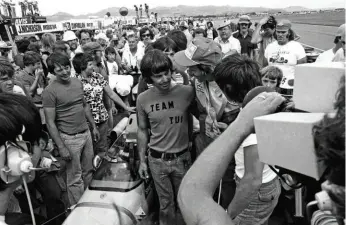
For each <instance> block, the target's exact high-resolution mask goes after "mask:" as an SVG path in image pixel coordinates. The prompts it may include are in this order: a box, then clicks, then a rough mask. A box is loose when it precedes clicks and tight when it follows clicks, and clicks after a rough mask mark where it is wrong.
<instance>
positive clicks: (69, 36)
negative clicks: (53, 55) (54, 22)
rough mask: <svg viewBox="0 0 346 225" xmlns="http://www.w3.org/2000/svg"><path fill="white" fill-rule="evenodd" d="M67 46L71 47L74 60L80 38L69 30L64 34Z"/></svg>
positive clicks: (71, 57)
mask: <svg viewBox="0 0 346 225" xmlns="http://www.w3.org/2000/svg"><path fill="white" fill-rule="evenodd" d="M62 40H63V41H64V42H65V43H66V44H68V45H69V46H70V51H71V56H70V59H71V60H72V59H73V58H74V56H75V51H76V49H77V48H78V38H77V36H76V34H75V33H74V32H73V31H71V30H68V31H66V32H65V33H64V36H63V39H62Z"/></svg>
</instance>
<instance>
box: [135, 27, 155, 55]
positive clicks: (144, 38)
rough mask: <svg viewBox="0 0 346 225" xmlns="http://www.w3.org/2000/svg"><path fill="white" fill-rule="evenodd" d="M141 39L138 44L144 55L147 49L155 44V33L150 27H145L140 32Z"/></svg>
mask: <svg viewBox="0 0 346 225" xmlns="http://www.w3.org/2000/svg"><path fill="white" fill-rule="evenodd" d="M139 37H140V40H141V41H140V42H139V43H138V48H139V50H140V51H143V53H144V51H145V48H146V47H147V46H148V45H149V44H150V43H152V42H153V40H154V33H153V32H152V31H151V30H150V29H149V28H148V27H143V28H142V29H140V31H139Z"/></svg>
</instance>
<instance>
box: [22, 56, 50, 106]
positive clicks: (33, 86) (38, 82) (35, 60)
mask: <svg viewBox="0 0 346 225" xmlns="http://www.w3.org/2000/svg"><path fill="white" fill-rule="evenodd" d="M23 62H24V69H23V70H22V71H20V72H19V73H18V74H17V76H16V78H17V79H18V80H19V81H20V82H21V83H22V84H23V85H24V87H25V88H26V89H27V91H28V92H29V93H30V96H31V97H32V100H33V102H34V103H35V104H41V103H42V96H41V95H42V91H43V88H44V77H43V71H42V64H41V56H40V55H39V54H38V53H36V52H31V51H28V52H26V53H25V54H24V56H23Z"/></svg>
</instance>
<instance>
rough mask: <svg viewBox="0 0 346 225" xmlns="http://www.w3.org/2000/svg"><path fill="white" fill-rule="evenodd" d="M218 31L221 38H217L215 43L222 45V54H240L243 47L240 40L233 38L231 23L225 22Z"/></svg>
mask: <svg viewBox="0 0 346 225" xmlns="http://www.w3.org/2000/svg"><path fill="white" fill-rule="evenodd" d="M217 30H218V31H219V34H220V36H219V37H217V38H215V39H214V41H215V42H216V43H218V44H220V45H221V49H222V53H223V54H225V55H232V54H235V53H238V54H240V53H241V45H240V42H239V40H238V39H236V38H234V37H233V36H232V29H231V23H230V22H224V23H222V24H221V25H220V26H219V28H218V29H217Z"/></svg>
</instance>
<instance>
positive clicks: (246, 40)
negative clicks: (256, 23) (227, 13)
mask: <svg viewBox="0 0 346 225" xmlns="http://www.w3.org/2000/svg"><path fill="white" fill-rule="evenodd" d="M251 25H252V23H251V21H250V17H249V16H248V15H243V16H241V17H239V22H238V33H235V34H234V35H233V37H235V38H236V39H238V40H239V42H240V46H241V54H246V55H247V56H249V57H251V58H253V57H254V52H255V51H254V49H256V48H257V44H252V43H251V39H252V32H251V33H250V27H251Z"/></svg>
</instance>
